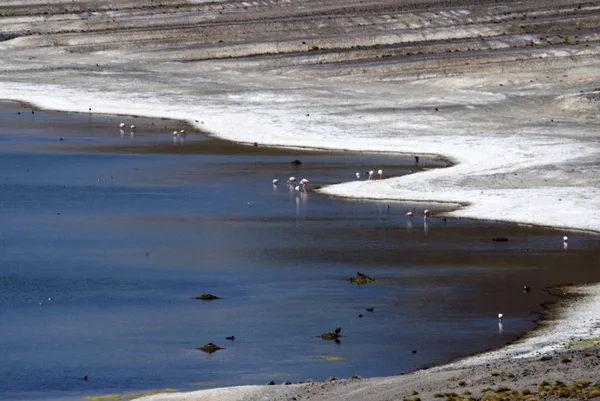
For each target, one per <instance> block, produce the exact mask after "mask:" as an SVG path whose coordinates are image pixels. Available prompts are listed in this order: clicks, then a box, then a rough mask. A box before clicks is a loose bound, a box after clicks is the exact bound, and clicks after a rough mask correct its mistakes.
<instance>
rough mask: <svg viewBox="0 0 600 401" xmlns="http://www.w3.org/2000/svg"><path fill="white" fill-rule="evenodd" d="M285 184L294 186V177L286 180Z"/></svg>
mask: <svg viewBox="0 0 600 401" xmlns="http://www.w3.org/2000/svg"><path fill="white" fill-rule="evenodd" d="M287 182H288V184H294V182H296V177H293V176H292V177H290V178H288V180H287Z"/></svg>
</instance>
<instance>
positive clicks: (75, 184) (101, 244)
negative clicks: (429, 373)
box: [0, 105, 598, 400]
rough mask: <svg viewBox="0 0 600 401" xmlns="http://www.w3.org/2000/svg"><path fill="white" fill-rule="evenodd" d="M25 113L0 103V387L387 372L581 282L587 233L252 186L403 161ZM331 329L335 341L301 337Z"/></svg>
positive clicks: (459, 346) (452, 348) (406, 165)
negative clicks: (357, 277) (363, 276)
mask: <svg viewBox="0 0 600 401" xmlns="http://www.w3.org/2000/svg"><path fill="white" fill-rule="evenodd" d="M16 110H22V111H23V114H21V115H17V114H16ZM27 110H28V109H25V108H22V107H18V106H15V105H11V106H6V107H5V109H4V111H2V112H0V221H1V225H0V324H1V327H2V330H1V331H0V356H1V359H2V363H1V364H0V400H29V399H48V400H49V399H61V398H73V399H83V397H84V396H88V395H100V394H106V393H123V392H135V391H145V390H149V389H153V388H165V387H171V388H176V389H179V390H194V389H199V388H206V387H215V386H227V385H238V384H256V383H259V384H262V383H266V382H268V381H270V380H275V381H276V382H281V381H284V380H290V381H297V380H305V379H308V378H311V379H314V380H323V379H326V378H327V377H330V376H338V377H349V376H351V375H353V374H358V375H361V376H377V375H392V374H397V373H400V372H406V371H410V370H415V369H419V368H423V367H426V366H429V365H431V364H434V363H441V362H446V361H448V360H451V359H453V358H457V357H460V356H465V355H468V354H472V353H475V352H480V351H482V350H485V349H488V348H490V347H497V346H501V345H502V344H505V343H507V342H508V341H511V340H513V339H514V338H516V337H517V336H518V335H520V334H521V333H523V332H524V331H525V330H530V329H532V328H533V327H534V326H535V324H534V320H535V319H536V318H537V315H535V314H533V315H532V314H531V312H532V311H540V308H539V303H540V302H543V301H547V300H548V299H550V298H549V297H548V296H547V294H546V293H545V292H544V291H543V289H544V288H545V287H546V286H547V285H552V284H558V283H562V282H566V281H568V282H577V281H590V280H596V279H597V277H596V276H597V275H598V273H596V272H594V271H593V269H591V267H590V266H589V263H586V261H587V260H589V258H590V255H597V253H598V250H597V243H598V241H597V238H595V237H590V236H583V235H580V236H577V235H575V236H573V235H571V236H570V243H569V244H570V245H569V246H570V249H569V250H568V251H565V250H564V249H562V242H561V240H560V238H562V234H559V233H556V232H553V231H549V230H542V229H537V228H525V227H515V226H509V225H499V224H492V223H487V222H475V221H470V220H452V219H448V220H444V219H441V218H433V219H429V220H428V221H427V222H425V221H424V219H423V218H422V217H421V216H416V217H415V218H414V219H412V220H409V219H408V218H407V217H406V216H404V212H405V211H407V210H413V209H414V210H415V212H416V214H419V213H418V212H419V211H421V210H422V209H423V208H430V209H432V208H434V207H435V205H409V204H399V203H373V202H361V201H347V200H340V199H334V198H331V197H328V196H323V195H319V194H317V193H313V192H310V191H309V192H308V193H298V192H296V191H294V190H290V188H288V187H287V186H286V185H285V184H284V185H280V186H279V187H273V186H272V185H271V180H272V179H273V178H280V179H281V180H282V181H285V178H286V177H288V176H290V175H296V176H297V177H303V176H307V177H308V178H310V179H311V180H312V181H313V183H314V184H312V186H315V185H323V184H326V183H330V182H341V181H348V180H350V179H352V178H353V177H354V172H355V171H357V170H363V169H367V170H369V169H372V168H375V169H377V168H378V167H384V169H385V172H386V174H390V175H399V174H406V173H408V172H409V171H410V170H411V169H414V168H415V167H414V166H413V165H412V163H413V161H412V158H410V157H406V158H402V157H393V156H382V155H369V154H355V153H343V154H332V153H325V152H307V151H291V150H281V151H273V150H270V149H262V148H261V147H259V148H258V149H257V148H253V147H251V146H250V147H243V146H240V145H234V144H228V143H226V142H221V141H214V140H210V139H208V138H206V137H203V136H201V135H199V134H191V135H189V136H188V138H187V139H186V142H185V143H184V144H176V145H175V144H173V143H172V141H171V137H170V136H169V135H168V134H165V133H164V132H167V133H168V132H170V131H171V129H170V128H171V127H172V126H176V125H177V123H176V122H170V121H169V122H165V121H160V120H155V121H152V120H142V119H139V120H137V122H136V125H138V127H139V128H138V131H137V133H136V134H135V135H134V137H130V136H129V134H128V133H126V135H124V136H123V137H121V136H120V134H119V133H118V130H117V129H115V127H116V125H117V124H118V121H120V120H121V119H120V118H116V117H100V116H91V117H90V116H85V115H69V114H58V113H46V112H36V114H35V115H30V114H27V113H26V111H27ZM152 124H154V125H152ZM162 124H165V125H168V128H169V130H166V129H164V128H163V126H162ZM159 126H160V128H159ZM60 138H63V140H62V141H60ZM182 149H187V150H186V151H185V152H182ZM293 159H301V160H302V161H303V164H302V165H301V166H294V165H290V163H289V162H290V161H291V160H293ZM424 163H429V166H437V165H443V162H438V161H435V160H429V161H427V160H425V161H424ZM309 188H310V187H309ZM388 206H389V207H388ZM496 236H507V237H510V241H509V242H506V243H498V242H493V241H491V238H493V237H496ZM567 265H568V266H569V271H568V272H566V271H565V266H567ZM356 271H361V272H364V273H367V274H369V275H371V276H373V277H376V278H379V279H381V280H379V281H378V282H376V283H373V284H370V285H364V286H357V285H353V284H349V283H347V282H345V281H344V279H345V278H347V277H350V276H352V275H354V274H355V273H356ZM567 277H568V278H567ZM524 284H529V285H530V286H531V287H532V292H531V293H528V294H525V293H523V292H522V288H523V285H524ZM205 292H210V293H213V294H216V295H218V296H220V297H222V298H223V299H220V300H216V301H209V302H205V301H199V300H194V299H192V298H193V297H194V296H196V295H200V294H202V293H205ZM371 307H373V308H374V312H367V311H366V310H365V309H366V308H371ZM500 311H502V312H503V313H504V314H505V316H506V318H505V320H504V326H503V330H502V331H501V332H499V327H498V324H497V320H496V315H497V313H498V312H500ZM359 314H362V315H363V317H362V318H360V317H359ZM336 327H341V328H342V332H341V334H342V335H344V337H343V338H342V339H341V342H340V344H336V343H335V342H333V341H325V340H321V339H320V338H317V336H318V335H319V334H321V333H323V332H326V331H333V330H334V329H335V328H336ZM231 335H235V341H233V342H231V341H227V340H225V337H227V336H231ZM209 342H213V343H216V344H217V345H220V346H221V347H224V348H225V349H224V350H221V351H218V352H216V353H214V354H206V353H203V352H201V351H199V350H197V349H196V348H197V347H199V346H201V345H203V344H206V343H209ZM413 350H415V351H417V352H416V353H413V352H412V351H413ZM321 356H336V357H340V358H342V359H341V360H339V361H327V360H323V359H321V358H320V357H321ZM85 375H87V376H88V377H89V379H88V380H87V381H84V380H80V378H82V377H83V376H85ZM200 382H202V383H200ZM205 382H210V383H211V384H208V385H207V384H206V383H205Z"/></svg>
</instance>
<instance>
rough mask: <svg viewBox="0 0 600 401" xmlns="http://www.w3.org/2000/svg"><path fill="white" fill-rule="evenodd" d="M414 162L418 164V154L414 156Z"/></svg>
mask: <svg viewBox="0 0 600 401" xmlns="http://www.w3.org/2000/svg"><path fill="white" fill-rule="evenodd" d="M415 164H419V156H415Z"/></svg>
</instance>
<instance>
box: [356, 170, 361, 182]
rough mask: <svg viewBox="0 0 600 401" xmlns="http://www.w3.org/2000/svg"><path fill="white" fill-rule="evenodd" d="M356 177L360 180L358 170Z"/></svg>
mask: <svg viewBox="0 0 600 401" xmlns="http://www.w3.org/2000/svg"><path fill="white" fill-rule="evenodd" d="M356 179H357V180H360V173H359V172H358V171H357V172H356Z"/></svg>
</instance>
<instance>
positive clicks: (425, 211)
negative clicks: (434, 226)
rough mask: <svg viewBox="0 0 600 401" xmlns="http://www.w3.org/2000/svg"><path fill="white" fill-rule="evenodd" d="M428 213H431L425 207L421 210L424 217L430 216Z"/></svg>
mask: <svg viewBox="0 0 600 401" xmlns="http://www.w3.org/2000/svg"><path fill="white" fill-rule="evenodd" d="M430 214H431V213H430V212H429V210H427V209H425V210H424V211H423V215H424V216H425V217H429V216H430Z"/></svg>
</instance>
